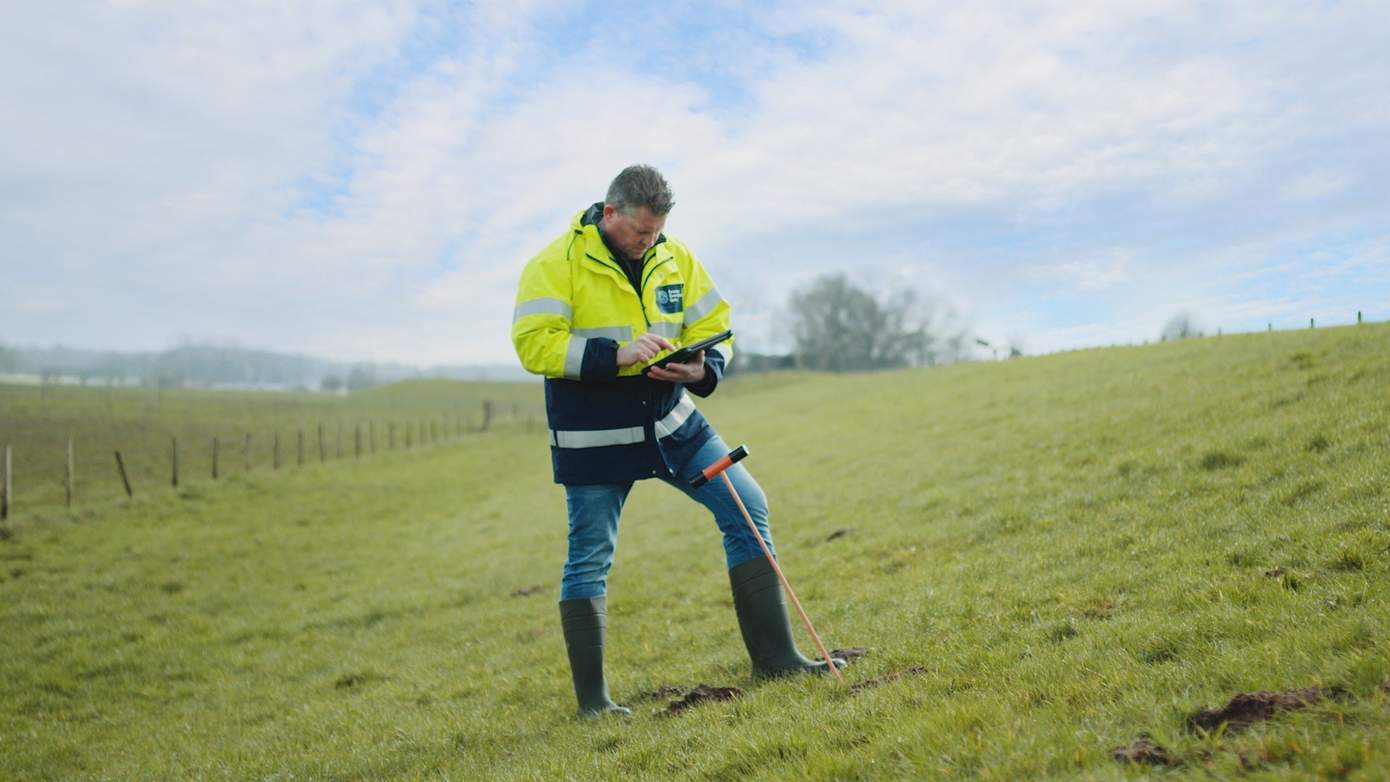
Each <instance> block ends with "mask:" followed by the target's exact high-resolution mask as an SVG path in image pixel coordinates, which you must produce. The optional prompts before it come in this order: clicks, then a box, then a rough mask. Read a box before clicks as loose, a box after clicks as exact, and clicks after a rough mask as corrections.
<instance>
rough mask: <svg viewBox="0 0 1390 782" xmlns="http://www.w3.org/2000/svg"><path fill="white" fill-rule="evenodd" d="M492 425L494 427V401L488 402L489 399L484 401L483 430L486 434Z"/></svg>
mask: <svg viewBox="0 0 1390 782" xmlns="http://www.w3.org/2000/svg"><path fill="white" fill-rule="evenodd" d="M491 425H492V401H491V400H488V399H484V400H483V426H482V430H483V431H484V432H486V431H487V428H488V427H489V426H491Z"/></svg>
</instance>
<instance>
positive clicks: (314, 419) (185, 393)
mask: <svg viewBox="0 0 1390 782" xmlns="http://www.w3.org/2000/svg"><path fill="white" fill-rule="evenodd" d="M484 400H490V401H492V402H493V405H494V407H493V410H494V420H493V423H496V424H498V425H525V424H526V422H527V421H528V419H531V420H533V422H534V425H535V426H536V427H544V413H545V402H544V398H543V394H542V391H541V386H540V384H539V383H465V382H459V381H454V380H416V381H408V382H404V383H396V384H393V385H390V386H384V387H381V388H374V389H370V390H366V391H359V392H356V393H353V394H349V395H346V396H336V395H328V394H314V393H294V392H264V391H260V392H250V391H206V390H183V389H155V388H103V387H96V386H93V387H75V386H50V387H38V386H20V385H3V384H0V448H3V447H4V446H5V445H6V444H9V445H10V446H11V447H12V449H13V460H14V473H15V477H14V480H15V494H16V496H15V498H13V501H12V503H11V504H12V506H13V507H14V508H15V509H16V510H17V511H19V512H22V511H24V510H38V509H49V508H51V507H53V506H55V505H57V506H61V504H62V503H63V501H64V486H63V483H64V476H65V474H66V467H65V461H66V458H67V441H68V438H69V437H71V438H72V439H73V449H74V461H75V463H76V464H75V466H76V470H75V472H76V481H75V484H74V487H75V490H76V499H77V507H79V508H80V507H83V505H84V503H90V502H92V501H101V500H107V499H111V498H114V497H117V496H123V495H124V488H123V486H122V485H121V481H120V478H119V473H118V472H117V469H116V462H115V455H114V452H115V451H116V450H117V449H119V450H120V451H121V455H122V459H123V460H124V461H125V465H126V469H127V471H128V473H129V475H130V479H131V482H132V484H133V488H134V490H136V491H140V492H142V493H143V492H148V491H153V490H169V489H171V486H170V484H171V479H172V472H173V470H172V467H173V465H172V455H171V451H172V448H173V442H172V441H173V439H174V438H178V441H179V472H180V480H181V481H195V482H196V481H201V480H209V479H210V478H211V475H212V447H213V446H212V442H213V438H214V437H216V438H217V440H218V468H219V469H218V472H219V474H220V475H221V476H222V477H225V476H227V475H229V474H232V473H236V472H244V471H245V470H246V468H247V463H248V456H249V463H250V467H251V469H253V470H268V469H272V468H273V467H274V463H275V458H274V451H275V437H276V435H277V434H278V436H279V438H280V458H281V465H282V466H283V467H292V466H295V465H297V464H298V460H299V436H300V433H302V434H303V437H304V461H305V464H317V463H319V462H320V456H321V455H322V456H323V457H324V460H325V461H337V460H341V459H353V458H356V454H357V448H358V443H357V438H358V437H359V436H360V437H361V438H362V444H361V449H362V452H363V453H364V454H370V453H371V452H372V446H373V441H375V447H376V450H378V451H385V450H387V449H388V448H389V447H390V444H391V435H392V431H393V429H394V435H395V447H397V448H404V447H406V440H407V437H408V438H409V440H410V443H411V445H412V446H417V445H420V444H421V443H422V441H423V442H426V443H428V442H430V437H431V433H433V435H434V436H435V437H436V438H438V439H439V440H441V441H442V440H445V439H455V438H457V437H458V436H460V434H461V433H469V432H472V431H475V430H477V429H478V428H480V427H481V426H482V419H483V402H484ZM320 426H322V427H323V438H324V448H323V453H322V454H320V450H319V427H320ZM431 427H432V428H431ZM359 430H360V435H359ZM247 434H250V435H251V448H250V451H249V454H248V452H247V448H246V435H247ZM422 438H423V440H422Z"/></svg>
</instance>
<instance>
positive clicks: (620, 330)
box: [570, 326, 632, 342]
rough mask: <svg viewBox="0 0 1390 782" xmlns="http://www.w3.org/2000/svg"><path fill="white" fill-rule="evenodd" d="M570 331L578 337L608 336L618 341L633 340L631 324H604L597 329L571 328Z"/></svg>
mask: <svg viewBox="0 0 1390 782" xmlns="http://www.w3.org/2000/svg"><path fill="white" fill-rule="evenodd" d="M570 333H571V334H573V335H575V336H576V337H588V338H589V339H593V338H594V337H606V338H608V339H611V340H615V341H617V342H631V341H632V327H631V326H602V327H600V328H596V329H570Z"/></svg>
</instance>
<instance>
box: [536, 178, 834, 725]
mask: <svg viewBox="0 0 1390 782" xmlns="http://www.w3.org/2000/svg"><path fill="white" fill-rule="evenodd" d="M674 204H675V202H674V200H673V199H672V196H671V189H670V187H669V186H668V185H667V184H666V180H665V179H664V178H663V177H662V176H661V174H660V173H659V172H657V170H656V169H654V168H652V167H650V166H630V167H628V168H625V169H623V171H622V172H621V173H619V174H618V176H617V177H616V178H615V179H614V180H613V183H612V184H611V185H610V186H609V188H608V195H607V197H606V198H605V199H604V201H602V202H601V203H596V204H594V205H592V206H590V207H588V208H587V209H584V210H582V211H580V212H579V213H578V214H577V215H575V217H574V219H573V221H572V222H571V223H570V228H569V230H568V231H566V232H565V233H564V234H563V235H562V236H560V238H558V239H556V240H555V241H554V242H552V243H551V244H550V246H548V247H546V248H545V249H543V250H541V251H540V253H539V254H537V255H536V257H534V258H532V259H531V260H530V262H528V263H527V264H526V269H525V270H524V271H523V272H522V274H521V283H520V285H519V286H518V290H517V297H516V310H515V312H514V315H513V320H512V342H513V344H514V345H515V346H516V352H517V356H518V357H520V359H521V363H522V365H523V366H525V367H526V369H527V370H528V371H530V372H534V373H536V374H538V375H544V376H545V406H546V415H547V417H548V418H549V421H550V430H551V431H550V456H551V465H552V467H553V469H554V475H555V482H556V483H560V484H563V485H564V487H565V499H566V502H567V505H568V508H569V555H568V557H567V559H566V561H565V567H564V573H563V577H562V579H561V582H560V622H561V627H562V629H563V631H564V636H565V647H566V649H567V651H568V653H569V660H570V671H571V673H572V674H573V678H574V694H575V697H576V698H577V699H578V701H579V713H580V716H583V717H592V716H597V715H601V714H605V713H620V714H627V713H629V712H628V709H626V708H624V707H622V706H619V705H617V704H616V703H614V702H613V700H612V698H611V697H610V696H609V693H608V685H607V682H606V681H605V679H604V675H603V644H604V635H605V632H606V628H607V624H608V604H607V577H608V569H609V567H610V566H611V565H612V564H613V550H614V545H615V544H616V542H617V534H618V516H619V515H620V513H621V512H622V508H623V503H624V501H626V499H627V495H628V492H629V491H630V490H631V489H632V484H633V482H634V481H637V480H642V479H645V478H659V479H660V480H662V481H665V482H666V483H669V484H670V485H672V486H674V487H676V488H677V489H679V490H680V491H682V492H684V493H685V494H686V495H688V496H690V497H691V498H692V499H694V500H695V501H696V502H699V503H701V504H702V505H704V506H705V507H707V508H709V509H710V511H711V512H712V513H713V514H714V520H715V523H716V524H717V525H718V526H719V529H720V531H721V532H722V533H723V535H724V554H725V560H726V561H727V564H728V567H729V581H730V584H731V586H732V588H733V593H734V608H735V609H736V612H737V614H738V624H739V629H740V630H741V631H742V633H743V640H744V644H745V645H746V646H747V648H748V654H749V657H751V658H752V661H753V672H754V675H757V676H778V675H783V674H788V673H796V672H802V671H818V670H824V668H825V663H824V662H823V661H819V662H818V661H813V660H809V659H807V658H806V657H804V656H803V655H802V654H801V653H800V652H799V651H798V650H797V648H796V644H795V643H794V641H793V639H792V632H791V623H790V620H789V618H788V615H787V607H786V602H785V598H784V597H783V594H782V587H781V584H780V582H778V580H777V576H776V573H775V572H774V571H773V569H772V566H771V565H770V564H769V563H768V561H767V559H766V558H765V557H764V556H763V554H762V549H761V548H760V547H759V545H758V541H757V540H756V539H755V538H754V537H753V533H752V531H751V530H750V529H749V528H748V525H747V523H746V522H744V520H743V517H742V515H741V514H740V513H739V511H738V509H737V507H736V506H735V504H734V502H733V498H732V496H731V495H730V494H729V492H728V490H727V488H725V486H724V484H723V481H711V482H710V483H707V484H705V485H704V486H702V487H701V488H699V489H691V488H690V484H689V482H690V479H691V478H693V477H694V476H695V475H696V474H697V473H698V472H699V471H700V470H702V469H703V468H704V467H705V466H707V465H709V464H710V463H712V462H714V461H715V460H716V459H718V458H719V457H720V456H723V455H724V454H726V453H728V450H729V449H728V446H727V445H725V444H724V442H723V441H722V440H721V439H720V438H719V435H718V434H716V433H715V431H714V429H713V428H712V427H711V426H710V425H709V423H708V422H707V421H706V420H705V418H704V416H703V415H701V414H700V411H699V410H697V409H695V403H694V401H693V400H692V399H691V394H695V395H697V396H701V397H705V396H709V395H710V394H711V393H712V392H713V391H714V390H715V388H716V386H718V384H719V380H720V378H721V377H723V375H724V369H725V367H727V366H728V362H729V360H730V359H731V358H732V357H733V346H732V340H731V341H728V342H724V343H721V344H720V345H719V346H717V347H715V348H712V349H710V350H709V351H708V352H701V353H699V354H697V355H696V356H695V357H693V358H692V359H691V360H690V361H689V362H687V363H684V364H679V363H677V364H668V365H666V367H664V368H659V367H650V368H648V369H647V372H646V374H643V369H644V368H647V367H648V365H649V364H650V363H651V362H652V361H653V360H656V359H659V358H661V357H662V356H663V355H665V354H666V353H668V352H670V351H672V350H674V349H675V346H674V345H673V344H672V341H673V340H675V341H679V342H681V343H683V344H690V343H694V342H696V341H699V340H701V339H704V338H706V337H709V336H713V335H715V334H718V333H720V332H721V331H724V330H725V329H727V328H729V304H728V302H726V301H724V299H723V298H722V297H721V296H720V295H719V291H718V290H717V289H716V288H715V287H714V282H713V281H712V280H710V277H709V274H707V273H706V272H705V269H704V267H703V266H701V265H700V262H699V261H698V260H696V258H695V256H694V255H693V254H692V253H691V252H690V250H689V249H687V248H686V246H685V245H684V244H682V243H681V242H679V241H677V240H676V239H672V238H670V237H668V236H666V235H665V234H663V233H662V232H661V231H662V228H663V227H664V226H665V224H666V216H667V214H668V213H669V212H670V211H671V207H672V206H674ZM728 475H729V478H730V479H731V480H732V481H733V482H734V484H735V487H736V489H737V491H738V493H739V495H740V496H741V497H742V499H743V501H744V504H745V505H746V506H747V509H748V512H749V514H750V515H751V516H752V517H753V521H754V523H755V524H756V525H757V527H758V531H759V533H760V534H761V535H762V537H763V539H764V540H765V541H767V544H768V546H769V548H771V546H772V537H771V534H770V532H769V530H768V525H767V499H766V498H765V497H764V496H763V492H762V489H761V488H759V487H758V484H757V483H756V482H755V481H754V480H753V477H752V476H751V475H750V474H749V473H748V470H747V469H746V468H745V467H744V466H743V465H742V464H736V465H734V467H733V468H731V469H730V470H729V471H728ZM836 663H837V664H838V665H840V666H843V665H844V661H843V660H836Z"/></svg>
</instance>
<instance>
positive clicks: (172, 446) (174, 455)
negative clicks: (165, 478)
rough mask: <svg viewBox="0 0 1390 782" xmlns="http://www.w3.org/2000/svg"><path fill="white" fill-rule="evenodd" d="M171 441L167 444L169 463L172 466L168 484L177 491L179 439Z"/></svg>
mask: <svg viewBox="0 0 1390 782" xmlns="http://www.w3.org/2000/svg"><path fill="white" fill-rule="evenodd" d="M172 440H173V441H172V442H170V443H169V462H170V463H171V464H173V466H174V475H173V478H172V479H171V481H170V482H171V483H172V484H173V486H174V488H175V489H177V488H178V487H179V438H177V437H175V438H172Z"/></svg>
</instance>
